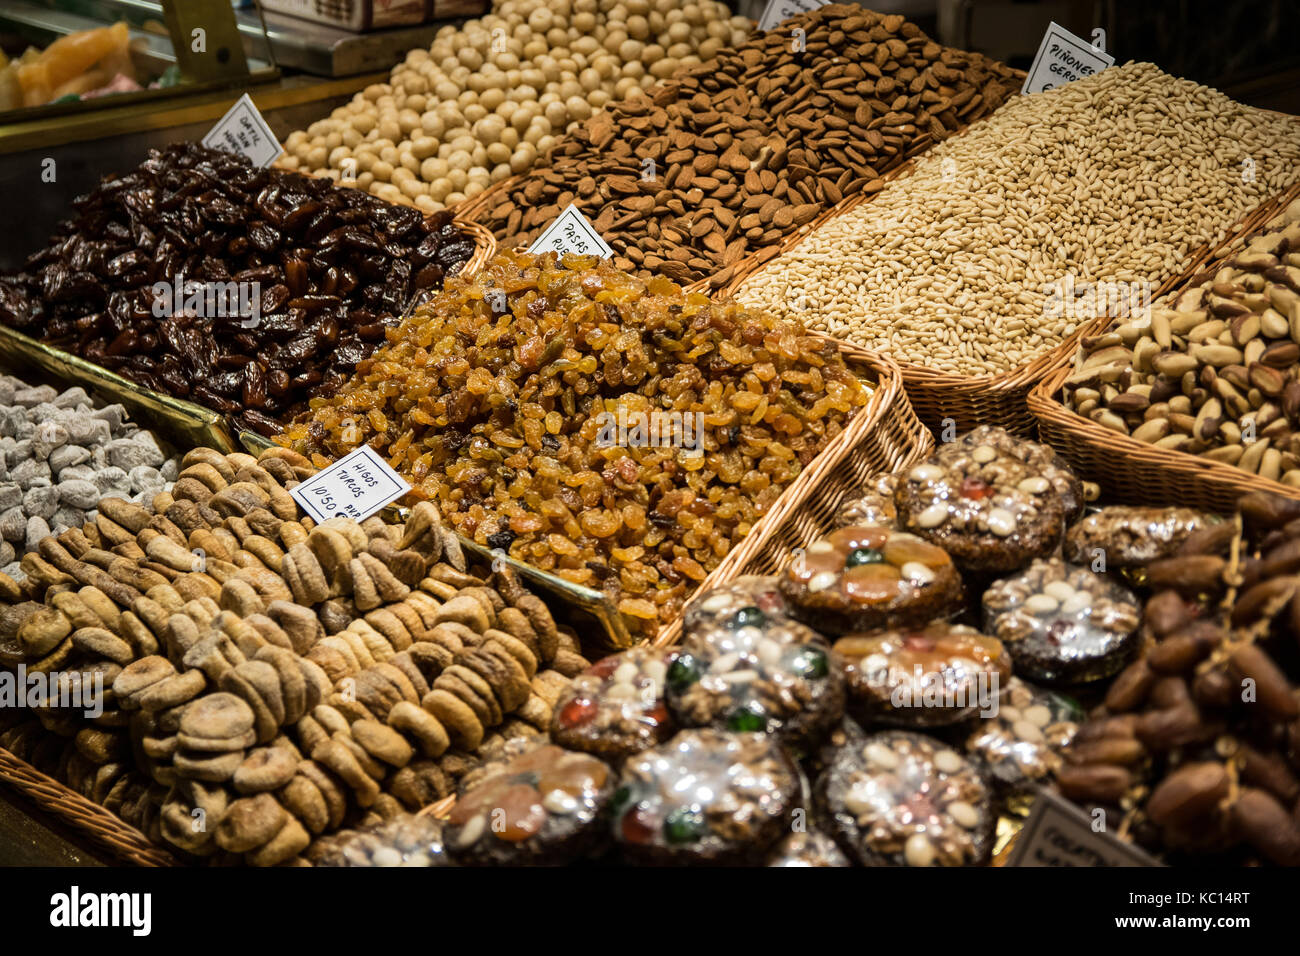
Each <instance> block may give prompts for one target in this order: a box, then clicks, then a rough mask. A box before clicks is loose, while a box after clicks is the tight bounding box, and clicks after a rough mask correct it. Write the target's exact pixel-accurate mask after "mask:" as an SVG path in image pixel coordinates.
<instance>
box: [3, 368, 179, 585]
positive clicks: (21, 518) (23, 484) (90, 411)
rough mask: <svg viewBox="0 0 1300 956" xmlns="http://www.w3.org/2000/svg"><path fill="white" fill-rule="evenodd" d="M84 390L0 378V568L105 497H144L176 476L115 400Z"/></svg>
mask: <svg viewBox="0 0 1300 956" xmlns="http://www.w3.org/2000/svg"><path fill="white" fill-rule="evenodd" d="M94 404H95V403H94V402H93V401H92V400H91V398H90V396H89V395H87V394H86V391H85V389H83V388H80V387H73V388H68V389H65V390H64V391H62V392H60V391H58V390H57V389H55V388H54V387H53V386H50V385H36V386H31V385H28V384H27V383H26V382H24V381H22V380H21V379H18V378H15V377H14V376H12V375H0V453H3V455H2V457H0V571H3V573H5V574H7V575H9V576H10V577H13V578H21V577H22V574H23V571H22V568H21V566H20V565H19V563H18V561H17V559H18V558H20V557H22V555H23V553H24V552H27V551H34V550H35V549H36V546H37V544H38V543H39V542H40V540H41V539H42V538H44V537H46V536H48V535H49V534H50V533H51V532H53V533H54V534H62V533H63V532H64V531H67V530H68V529H69V528H79V527H81V525H82V524H84V523H85V522H86V521H88V520H94V517H95V507H96V506H97V505H98V503H99V499H100V498H102V497H103V496H104V495H120V496H122V497H124V498H130V499H131V500H133V501H147V500H149V499H152V498H153V496H154V495H155V494H156V493H157V492H159V491H164V490H166V488H167V487H168V486H169V485H170V484H171V482H172V481H174V480H175V479H176V473H177V470H178V467H177V459H175V458H168V457H167V455H166V454H165V453H164V452H163V450H162V449H161V448H160V447H159V445H158V440H157V439H156V438H154V436H153V433H152V432H149V431H144V430H142V429H140V428H139V427H138V426H137V425H135V424H134V423H133V422H131V421H130V420H129V419H128V418H127V417H126V409H124V408H123V407H122V406H121V405H107V406H102V407H99V408H96V407H94Z"/></svg>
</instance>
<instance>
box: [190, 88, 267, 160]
mask: <svg viewBox="0 0 1300 956" xmlns="http://www.w3.org/2000/svg"><path fill="white" fill-rule="evenodd" d="M203 145H204V146H206V147H208V148H209V149H223V150H225V151H226V152H227V153H239V154H240V155H241V156H245V157H247V158H248V161H249V162H251V163H252V164H253V165H254V166H270V165H271V164H272V163H273V162H275V161H276V159H277V158H278V157H279V155H280V154H281V153H283V152H284V150H283V149H282V148H281V146H280V141H279V140H278V139H276V138H275V134H274V133H272V132H271V127H269V126H267V125H266V120H265V119H263V118H262V114H261V113H260V112H258V109H257V107H256V106H254V105H253V101H252V99H251V98H250V97H249V95H248V94H247V93H245V94H244V95H243V96H241V97H240V98H239V99H238V100H237V101H236V102H235V105H234V106H232V107H231V108H230V109H229V110H227V111H226V115H225V116H223V117H221V119H219V120H218V121H217V125H216V126H214V127H212V129H211V130H209V131H208V135H207V136H204V137H203Z"/></svg>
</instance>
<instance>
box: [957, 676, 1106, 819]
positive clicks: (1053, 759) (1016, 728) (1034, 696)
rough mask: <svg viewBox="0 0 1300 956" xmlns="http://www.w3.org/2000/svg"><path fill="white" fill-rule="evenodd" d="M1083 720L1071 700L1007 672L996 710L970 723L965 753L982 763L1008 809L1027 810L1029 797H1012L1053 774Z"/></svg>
mask: <svg viewBox="0 0 1300 956" xmlns="http://www.w3.org/2000/svg"><path fill="white" fill-rule="evenodd" d="M1082 719H1083V711H1082V710H1081V709H1080V708H1079V706H1078V705H1077V704H1075V703H1074V702H1073V701H1070V700H1067V699H1066V698H1064V697H1062V696H1061V695H1060V694H1053V693H1052V692H1051V691H1047V690H1043V689H1042V688H1040V687H1034V686H1033V685H1032V684H1026V683H1025V682H1024V681H1022V680H1020V679H1019V678H1016V677H1012V678H1010V679H1009V680H1008V681H1007V684H1006V686H1005V687H1003V688H1002V693H1001V695H1000V696H999V697H998V707H997V712H996V713H993V714H991V715H989V716H988V717H985V718H983V719H981V720H978V721H976V722H975V729H974V730H972V731H971V734H970V736H969V737H967V738H966V753H967V754H969V755H970V756H972V757H975V758H978V759H979V760H980V761H982V762H983V764H984V767H985V769H986V770H987V771H988V773H989V776H990V777H991V778H992V780H993V783H994V785H995V786H996V787H998V788H999V789H1001V790H1003V791H1004V792H1005V793H1007V795H1008V797H1009V798H1010V799H1011V803H1010V806H1011V808H1012V809H1015V810H1018V811H1020V810H1024V811H1027V810H1028V802H1027V801H1025V800H1016V799H1014V798H1016V797H1024V796H1026V795H1028V794H1031V793H1033V792H1034V789H1035V787H1036V786H1039V785H1042V784H1045V783H1047V782H1049V781H1050V780H1051V779H1052V778H1053V777H1055V775H1056V772H1057V770H1059V769H1060V768H1061V766H1062V765H1063V763H1064V757H1063V753H1064V751H1065V748H1066V747H1067V746H1069V744H1070V741H1071V740H1073V739H1074V735H1075V734H1076V733H1078V730H1079V722H1080V721H1081V720H1082Z"/></svg>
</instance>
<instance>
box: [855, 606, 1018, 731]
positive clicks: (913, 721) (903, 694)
mask: <svg viewBox="0 0 1300 956" xmlns="http://www.w3.org/2000/svg"><path fill="white" fill-rule="evenodd" d="M834 650H835V652H836V653H837V654H839V655H840V657H841V658H843V660H844V665H845V673H846V675H847V677H848V692H849V709H850V712H852V713H853V714H855V715H856V716H859V717H860V718H861V719H862V720H864V721H866V722H871V721H877V722H879V721H884V722H887V723H893V724H898V725H902V726H906V727H935V726H941V725H944V724H953V723H956V722H958V721H960V720H964V719H966V718H967V717H970V716H972V715H974V714H976V713H987V712H988V711H989V710H990V709H991V708H992V707H994V706H996V703H997V696H998V693H999V692H1000V690H1001V687H1002V684H1003V682H1004V681H1006V680H1007V678H1009V677H1010V676H1011V659H1010V657H1009V656H1008V655H1007V652H1006V649H1005V648H1004V647H1003V646H1002V643H1001V642H1000V641H998V640H997V639H995V638H992V637H988V636H986V635H984V634H981V633H979V632H978V631H976V630H975V629H974V628H970V627H966V626H964V625H960V624H947V623H945V622H942V621H937V622H935V623H933V624H930V625H929V626H928V627H925V628H923V629H920V630H892V631H880V632H877V633H874V634H863V635H850V636H849V637H843V638H841V639H840V640H838V641H836V642H835V644H834Z"/></svg>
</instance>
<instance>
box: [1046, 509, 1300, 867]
mask: <svg viewBox="0 0 1300 956" xmlns="http://www.w3.org/2000/svg"><path fill="white" fill-rule="evenodd" d="M1238 511H1239V518H1238V520H1236V521H1229V522H1224V523H1222V524H1218V525H1212V526H1210V527H1207V528H1204V529H1202V530H1200V531H1197V532H1195V533H1194V534H1193V535H1192V536H1191V537H1189V538H1188V539H1187V540H1186V541H1185V542H1184V543H1183V545H1182V547H1181V549H1180V553H1179V554H1177V555H1175V556H1173V557H1169V558H1165V559H1162V560H1159V561H1156V562H1154V563H1152V564H1151V565H1149V567H1148V568H1147V575H1148V580H1149V583H1150V584H1151V586H1152V588H1153V590H1154V591H1155V593H1154V595H1153V597H1152V598H1151V600H1150V601H1149V602H1148V603H1147V606H1146V609H1145V613H1144V629H1145V632H1146V634H1145V637H1146V639H1147V646H1146V648H1145V651H1144V652H1143V653H1142V655H1141V656H1140V657H1139V658H1138V659H1137V660H1135V661H1134V662H1133V663H1132V664H1130V665H1129V667H1128V668H1127V669H1126V670H1125V671H1123V672H1122V673H1121V674H1120V675H1119V676H1118V677H1117V678H1116V680H1115V683H1114V684H1113V685H1112V686H1111V688H1110V690H1109V692H1108V693H1107V695H1106V698H1105V701H1104V703H1103V704H1102V706H1101V707H1100V708H1098V710H1096V711H1094V713H1093V714H1092V719H1091V720H1090V721H1089V722H1088V723H1087V724H1085V725H1084V726H1083V727H1082V728H1081V729H1080V731H1079V733H1078V735H1077V736H1076V737H1075V740H1074V742H1073V744H1072V745H1071V747H1070V749H1069V751H1068V753H1067V759H1068V760H1069V761H1070V762H1071V765H1070V766H1067V767H1066V768H1065V769H1063V770H1062V771H1061V772H1060V774H1059V776H1058V782H1059V784H1060V787H1061V790H1062V791H1063V792H1064V793H1065V794H1066V795H1067V796H1070V797H1072V798H1073V799H1075V800H1076V801H1078V802H1080V803H1082V804H1084V805H1085V806H1087V807H1090V808H1091V807H1097V806H1100V807H1102V808H1104V809H1105V811H1106V813H1107V819H1108V821H1109V822H1110V823H1111V824H1113V825H1114V826H1115V827H1117V828H1119V829H1120V830H1121V831H1126V832H1127V833H1128V834H1129V835H1131V836H1132V838H1133V839H1134V840H1135V841H1136V842H1138V843H1139V844H1142V845H1144V846H1146V847H1147V848H1148V849H1151V850H1153V851H1157V852H1160V853H1162V854H1163V855H1164V856H1166V857H1167V858H1170V859H1172V860H1180V859H1187V858H1192V857H1195V858H1200V859H1204V858H1205V857H1206V856H1207V855H1211V856H1212V857H1214V858H1219V859H1223V860H1225V861H1226V862H1255V861H1266V862H1271V863H1274V864H1278V865H1282V866H1300V696H1297V690H1296V687H1297V684H1300V501H1293V500H1290V499H1286V498H1281V497H1277V496H1272V495H1268V494H1264V493H1258V492H1257V493H1253V494H1250V495H1247V496H1245V497H1243V498H1242V499H1241V501H1240V502H1239V505H1238Z"/></svg>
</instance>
